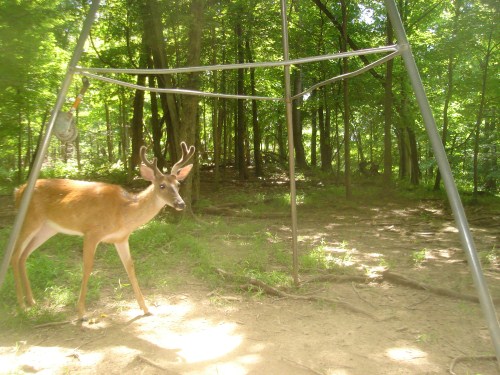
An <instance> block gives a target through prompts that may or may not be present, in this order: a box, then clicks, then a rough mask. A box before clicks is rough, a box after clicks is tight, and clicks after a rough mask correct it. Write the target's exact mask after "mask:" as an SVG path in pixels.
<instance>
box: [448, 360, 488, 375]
mask: <svg viewBox="0 0 500 375" xmlns="http://www.w3.org/2000/svg"><path fill="white" fill-rule="evenodd" d="M496 359H497V357H495V356H494V355H478V356H466V355H463V356H459V357H456V358H454V359H453V361H451V364H450V369H449V371H450V374H451V375H457V374H456V373H455V371H454V370H455V366H456V365H457V363H459V362H466V361H496Z"/></svg>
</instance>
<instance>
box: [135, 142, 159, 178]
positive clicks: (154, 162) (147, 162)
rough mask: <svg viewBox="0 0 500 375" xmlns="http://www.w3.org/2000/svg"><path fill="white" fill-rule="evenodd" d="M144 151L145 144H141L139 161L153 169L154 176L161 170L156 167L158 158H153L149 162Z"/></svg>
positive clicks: (145, 149)
mask: <svg viewBox="0 0 500 375" xmlns="http://www.w3.org/2000/svg"><path fill="white" fill-rule="evenodd" d="M146 151H147V148H146V146H141V149H140V153H141V161H142V162H143V163H144V165H146V166H147V167H149V168H151V169H152V170H153V171H154V174H155V176H159V175H160V174H162V173H161V171H160V170H159V169H158V165H157V163H158V159H156V158H153V162H152V163H151V162H150V161H149V160H148V158H147V157H146Z"/></svg>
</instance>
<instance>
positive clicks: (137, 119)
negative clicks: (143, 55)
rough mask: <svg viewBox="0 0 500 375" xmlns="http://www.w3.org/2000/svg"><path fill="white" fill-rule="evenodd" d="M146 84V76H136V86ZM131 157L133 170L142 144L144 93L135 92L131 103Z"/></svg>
mask: <svg viewBox="0 0 500 375" xmlns="http://www.w3.org/2000/svg"><path fill="white" fill-rule="evenodd" d="M145 83H146V76H145V75H143V74H139V75H137V85H140V86H144V84H145ZM131 128H132V129H131V130H132V155H131V157H130V161H131V163H130V166H131V169H135V167H137V166H138V165H139V163H140V162H141V160H140V155H139V149H140V148H141V146H142V144H143V139H142V138H143V131H144V91H143V90H136V91H135V95H134V102H133V115H132V124H131Z"/></svg>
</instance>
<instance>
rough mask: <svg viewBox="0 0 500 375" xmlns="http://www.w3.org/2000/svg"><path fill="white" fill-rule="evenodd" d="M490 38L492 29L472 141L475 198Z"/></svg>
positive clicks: (475, 194)
mask: <svg viewBox="0 0 500 375" xmlns="http://www.w3.org/2000/svg"><path fill="white" fill-rule="evenodd" d="M492 36H493V28H492V29H491V30H490V35H489V38H488V48H487V50H486V56H485V57H484V60H483V61H482V64H481V66H482V67H483V77H482V84H481V100H480V103H479V109H478V111H477V117H476V126H475V139H474V158H473V176H474V194H473V195H474V197H477V193H478V191H479V170H478V169H479V168H478V167H479V136H480V134H481V132H480V128H481V123H482V122H483V119H484V105H485V102H486V82H487V78H488V66H489V63H490V57H491V53H492V51H493V49H494V48H495V46H492Z"/></svg>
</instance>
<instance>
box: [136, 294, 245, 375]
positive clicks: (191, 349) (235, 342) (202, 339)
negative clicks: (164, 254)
mask: <svg viewBox="0 0 500 375" xmlns="http://www.w3.org/2000/svg"><path fill="white" fill-rule="evenodd" d="M159 302H160V301H159ZM176 302H177V303H176ZM151 312H152V313H153V316H151V317H144V318H141V319H139V320H137V321H135V322H134V326H133V327H134V328H133V329H134V330H135V331H136V335H137V337H139V338H141V339H143V340H146V341H148V342H150V343H151V344H152V345H154V346H157V347H159V348H163V349H165V350H167V351H171V354H172V357H171V363H173V364H179V363H199V362H203V361H213V360H216V359H217V358H221V357H223V356H225V355H227V354H229V353H231V352H233V351H234V350H235V349H237V348H238V347H239V346H240V345H241V344H242V342H243V337H242V336H241V335H239V334H236V333H235V330H236V329H237V324H236V323H228V322H214V321H211V320H209V319H205V318H194V317H190V316H191V315H193V314H196V306H195V305H194V304H193V303H192V302H191V301H190V300H189V298H188V297H185V296H182V297H181V298H177V300H175V301H173V300H163V301H161V302H160V304H159V305H158V306H156V307H153V308H151ZM135 313H137V310H133V311H132V310H131V311H129V312H128V314H130V317H131V318H134V314H135ZM135 316H137V315H135ZM227 365H228V366H229V365H231V366H233V365H234V366H236V365H235V364H234V362H231V363H230V364H227ZM238 366H240V365H238ZM238 366H236V367H238ZM234 373H235V374H237V373H238V371H237V370H236V369H235V371H234Z"/></svg>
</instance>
